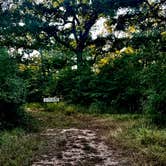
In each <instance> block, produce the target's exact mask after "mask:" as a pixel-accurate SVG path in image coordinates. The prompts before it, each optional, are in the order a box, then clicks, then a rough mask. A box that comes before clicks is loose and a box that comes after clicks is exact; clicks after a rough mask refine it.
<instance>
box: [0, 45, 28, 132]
mask: <svg viewBox="0 0 166 166" xmlns="http://www.w3.org/2000/svg"><path fill="white" fill-rule="evenodd" d="M25 96H26V88H25V82H24V81H23V80H22V79H21V78H20V77H19V76H18V68H17V63H16V61H15V59H14V58H13V57H10V55H9V54H8V53H7V50H6V49H4V48H1V49H0V122H1V123H0V128H1V129H2V128H3V127H12V126H15V125H16V124H17V123H18V121H19V119H18V118H20V115H19V111H20V106H21V105H22V104H23V103H24V101H25Z"/></svg>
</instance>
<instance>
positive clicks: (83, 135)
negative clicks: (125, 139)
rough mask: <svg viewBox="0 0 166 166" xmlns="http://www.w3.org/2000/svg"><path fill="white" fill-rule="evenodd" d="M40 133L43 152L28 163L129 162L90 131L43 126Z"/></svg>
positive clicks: (105, 165)
mask: <svg viewBox="0 0 166 166" xmlns="http://www.w3.org/2000/svg"><path fill="white" fill-rule="evenodd" d="M41 136H42V137H43V138H44V139H46V140H47V144H46V145H45V152H44V153H43V154H42V155H40V156H36V159H35V161H33V163H32V166H85V165H86V166H112V165H114V166H115V165H118V166H119V165H129V164H128V163H126V162H125V161H121V160H120V159H121V158H120V156H119V155H118V154H117V153H116V151H114V150H111V148H110V147H108V146H107V145H106V144H105V143H104V141H103V140H102V138H98V136H97V134H96V132H95V131H92V130H86V129H75V128H70V129H61V130H60V129H47V130H46V132H44V133H42V134H41Z"/></svg>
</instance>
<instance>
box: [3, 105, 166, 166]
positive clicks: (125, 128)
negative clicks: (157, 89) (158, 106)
mask: <svg viewBox="0 0 166 166" xmlns="http://www.w3.org/2000/svg"><path fill="white" fill-rule="evenodd" d="M26 109H27V110H28V113H29V114H30V115H31V116H32V117H33V118H34V119H36V120H37V123H38V124H36V125H38V126H39V129H40V130H39V131H44V130H45V129H47V128H54V129H62V128H82V129H85V128H86V129H92V130H96V131H97V134H98V135H99V136H102V137H103V138H104V139H105V142H106V143H107V144H110V145H111V147H112V148H115V149H117V150H118V151H120V152H121V153H122V154H123V157H124V158H126V159H128V160H131V161H132V163H133V165H141V166H142V165H166V129H165V128H164V127H163V128H158V127H157V126H155V125H154V124H152V123H151V118H150V116H143V115H137V114H112V115H110V114H102V115H101V114H95V113H94V114H92V112H91V113H87V112H88V110H85V108H83V107H79V106H74V105H67V104H65V103H58V104H56V103H55V104H44V105H43V104H38V103H31V104H27V105H26ZM81 112H83V113H81ZM39 133H40V132H37V133H35V134H32V133H26V132H24V130H21V129H16V130H13V131H4V132H1V133H0V165H3V166H8V165H12V166H17V165H28V164H29V163H30V160H31V159H32V158H33V157H34V156H35V154H36V153H40V151H41V149H42V148H43V147H44V146H43V141H44V140H43V141H42V139H41V137H40V135H39Z"/></svg>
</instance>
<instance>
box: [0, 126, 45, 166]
mask: <svg viewBox="0 0 166 166" xmlns="http://www.w3.org/2000/svg"><path fill="white" fill-rule="evenodd" d="M41 145H42V141H41V139H40V138H39V136H37V135H35V134H27V133H25V132H24V130H22V129H19V128H17V129H14V130H12V131H3V132H1V133H0V165H3V166H19V165H20V166H24V165H27V166H28V165H30V162H31V159H32V158H33V157H34V156H35V154H36V153H37V152H39V151H40V148H41V147H42V146H41Z"/></svg>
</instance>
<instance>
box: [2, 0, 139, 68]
mask: <svg viewBox="0 0 166 166" xmlns="http://www.w3.org/2000/svg"><path fill="white" fill-rule="evenodd" d="M141 2H142V0H125V1H122V0H118V1H114V0H113V1H109V0H104V1H103V0H71V1H68V0H53V1H42V2H41V3H39V2H37V1H29V0H25V1H24V2H23V3H22V4H21V5H19V8H17V10H14V12H11V11H10V10H5V12H4V13H3V14H4V15H5V16H8V17H9V22H11V24H9V25H7V27H5V28H4V27H2V28H1V30H2V31H3V34H4V33H7V34H9V33H10V35H9V36H10V37H6V36H5V37H1V41H3V42H1V44H5V45H13V46H16V45H17V46H18V47H26V48H27V47H29V48H34V47H37V48H39V47H40V48H41V47H45V46H49V45H50V44H53V45H55V44H61V45H63V46H65V47H67V48H69V49H70V50H71V51H73V52H74V53H75V54H76V59H77V66H78V67H81V66H83V65H84V64H85V63H86V59H85V58H84V57H83V51H84V49H85V48H86V47H87V46H88V45H90V44H91V42H92V41H93V39H92V36H91V29H92V27H93V26H94V25H95V23H96V21H97V20H98V19H99V18H100V17H107V19H109V18H112V17H113V16H114V14H115V13H116V11H117V9H118V8H123V7H129V6H131V7H135V6H138V4H140V3H141ZM2 19H3V18H2ZM5 26H6V25H5ZM11 28H12V29H11ZM4 30H5V32H4ZM13 36H15V41H13V40H12V37H13ZM16 36H17V37H16ZM16 41H17V42H16ZM96 42H97V43H101V42H102V43H103V45H104V44H105V40H98V39H97V40H96ZM93 43H95V41H93Z"/></svg>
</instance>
